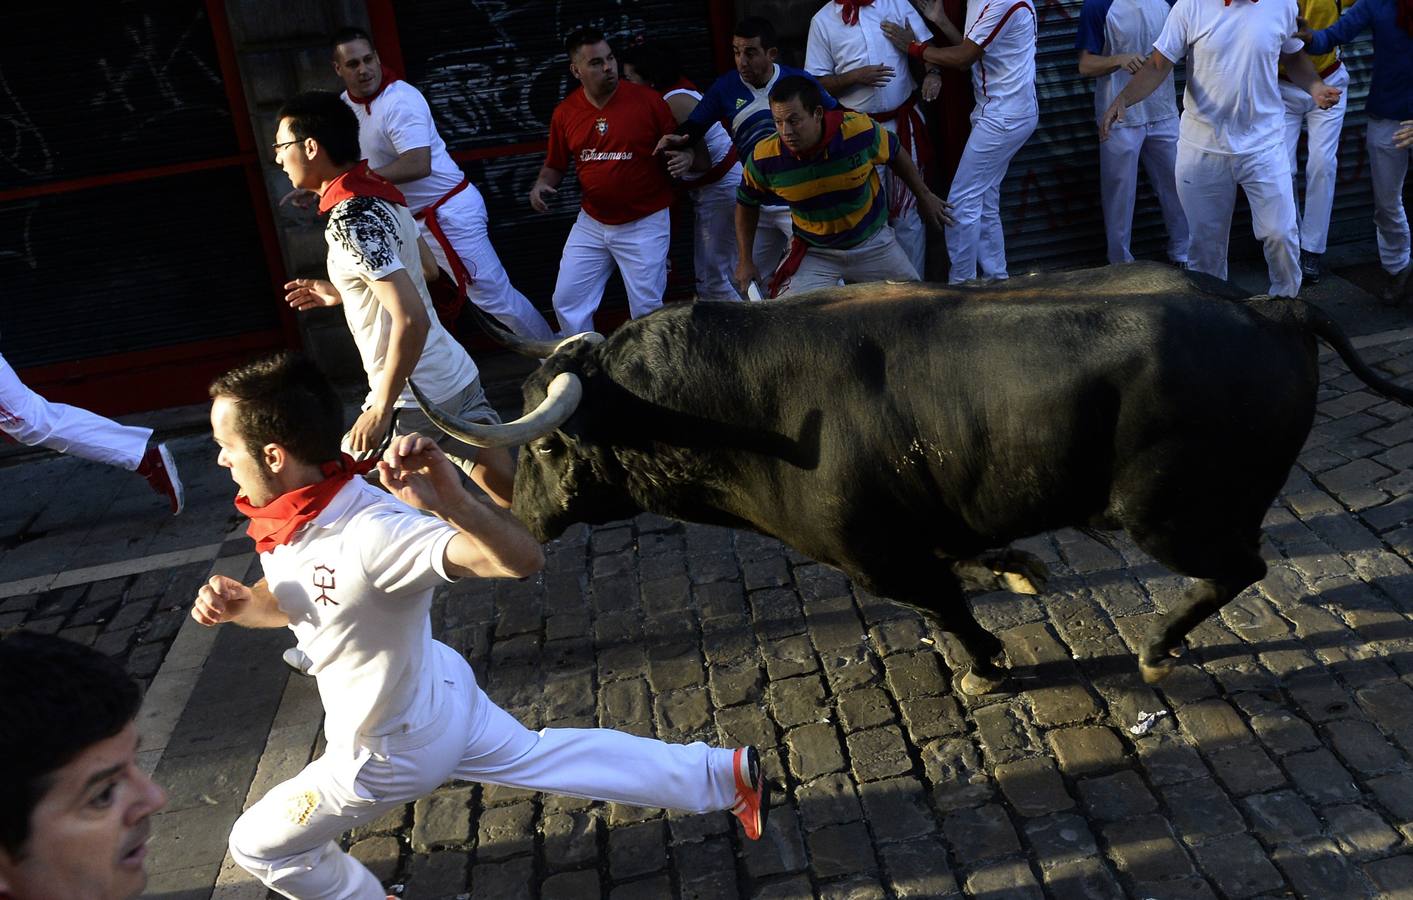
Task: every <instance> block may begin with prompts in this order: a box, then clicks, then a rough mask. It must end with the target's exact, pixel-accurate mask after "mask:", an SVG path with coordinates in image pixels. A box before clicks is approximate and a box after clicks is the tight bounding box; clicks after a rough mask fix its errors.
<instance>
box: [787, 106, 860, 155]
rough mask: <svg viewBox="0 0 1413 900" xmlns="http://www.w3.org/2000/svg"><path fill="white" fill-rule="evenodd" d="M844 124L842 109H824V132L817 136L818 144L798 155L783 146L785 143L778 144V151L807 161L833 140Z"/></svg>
mask: <svg viewBox="0 0 1413 900" xmlns="http://www.w3.org/2000/svg"><path fill="white" fill-rule="evenodd" d="M843 122H844V111H843V110H842V109H826V110H825V111H824V131H823V132H822V133H821V134H820V136H819V142H818V143H817V144H815V145H814V146H813V147H810V148H809V149H807V150H803V151H801V152H799V153H796V152H795V151H793V150H791V149H790V148H789V147H786V146H785V142H784V141H781V142H780V149H782V150H784V151H785V152H786V153H788V154H790V155H791V156H793V157H795V158H796V159H807V158H808V157H811V156H814V155H815V154H816V153H818V152H819V151H820V150H821V149H822V148H823V147H824V146H825V145H827V144H828V143H829V142H830V141H832V140H834V136H835V135H836V134H838V133H839V126H840V125H841V124H843Z"/></svg>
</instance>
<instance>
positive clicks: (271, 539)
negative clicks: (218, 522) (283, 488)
mask: <svg viewBox="0 0 1413 900" xmlns="http://www.w3.org/2000/svg"><path fill="white" fill-rule="evenodd" d="M377 464H378V460H377V458H376V457H374V458H373V459H368V460H365V461H363V462H354V461H353V457H351V456H349V455H348V454H347V453H344V454H342V455H340V457H339V458H338V459H337V460H335V461H333V462H326V463H324V464H323V465H322V466H320V467H319V470H320V471H321V472H323V473H324V480H323V481H316V482H315V483H313V484H307V485H305V486H304V487H302V488H295V489H294V490H292V491H289V492H288V493H285V494H281V495H280V496H278V497H276V498H275V499H274V500H271V501H270V502H269V503H267V504H265V505H264V506H251V505H250V501H249V500H247V499H246V498H245V497H244V496H239V497H236V499H235V507H236V509H237V510H239V511H240V512H241V514H242V515H244V516H247V517H248V518H249V519H250V527H248V528H247V529H246V530H245V533H246V534H248V535H250V536H251V537H252V538H254V539H255V552H256V553H268V552H269V551H271V550H273V549H275V548H276V547H279V546H282V545H284V544H288V543H289V542H290V540H291V539H292V538H293V537H294V536H295V534H296V533H298V531H299V529H301V528H303V527H304V526H305V525H308V524H309V523H310V522H312V521H314V520H315V519H317V518H318V517H319V513H321V512H323V511H324V509H325V508H326V507H327V506H328V505H329V502H330V501H332V500H333V499H334V495H335V494H337V493H338V492H339V491H341V490H343V486H344V485H345V484H347V483H348V482H349V480H350V479H352V478H353V476H355V475H363V474H365V473H367V472H371V471H372V470H373V468H374V467H375V466H377Z"/></svg>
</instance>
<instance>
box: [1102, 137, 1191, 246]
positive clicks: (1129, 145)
mask: <svg viewBox="0 0 1413 900" xmlns="http://www.w3.org/2000/svg"><path fill="white" fill-rule="evenodd" d="M1177 138H1178V118H1177V116H1172V117H1170V118H1167V119H1161V120H1159V121H1157V122H1147V123H1145V124H1143V125H1116V126H1114V128H1113V129H1111V130H1110V131H1109V139H1108V140H1107V141H1101V142H1100V143H1099V185H1100V198H1101V202H1102V204H1103V207H1104V234H1105V237H1106V238H1107V239H1108V247H1109V262H1111V263H1127V262H1133V254H1132V253H1130V252H1129V242H1130V239H1131V238H1132V236H1133V206H1134V200H1135V198H1136V197H1137V196H1138V164H1139V163H1140V162H1141V163H1143V170H1144V171H1145V172H1147V173H1148V182H1149V183H1150V184H1152V185H1153V192H1154V193H1155V194H1157V195H1158V207H1159V208H1160V209H1161V210H1162V211H1163V224H1164V225H1166V226H1167V229H1168V259H1170V260H1172V261H1173V262H1175V263H1184V262H1187V245H1188V238H1187V217H1186V216H1185V215H1183V212H1182V202H1181V201H1180V200H1179V199H1178V193H1177V179H1176V176H1175V175H1174V171H1175V169H1176V167H1177Z"/></svg>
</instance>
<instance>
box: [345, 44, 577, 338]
mask: <svg viewBox="0 0 1413 900" xmlns="http://www.w3.org/2000/svg"><path fill="white" fill-rule="evenodd" d="M332 44H333V54H334V71H335V72H337V73H338V76H339V78H341V79H342V80H343V83H344V86H345V87H346V88H347V90H345V91H344V92H343V95H342V96H343V100H344V102H345V103H347V104H348V107H349V109H352V110H353V112H354V114H355V115H356V116H357V117H358V143H359V146H360V148H361V152H362V155H363V158H364V159H366V160H368V164H369V165H370V166H371V167H372V169H373V171H374V172H377V173H378V174H379V175H381V176H383V177H384V178H386V179H387V180H388V181H391V182H392V183H393V184H395V185H397V186H398V188H399V189H400V190H401V191H402V194H403V196H404V197H406V198H407V206H408V209H410V210H411V211H412V214H413V217H414V218H416V219H417V222H418V226H419V228H420V229H421V233H422V236H423V238H425V239H426V241H427V244H428V245H429V246H430V247H431V248H432V253H433V254H434V255H435V256H436V257H437V262H438V264H439V265H440V266H441V267H442V268H443V269H446V271H448V272H450V273H451V274H452V275H453V276H454V277H455V279H456V283H457V287H458V288H459V289H460V290H462V291H464V292H465V293H466V297H467V299H468V300H470V301H471V302H472V303H474V304H476V305H477V306H478V307H480V308H481V309H483V310H485V311H486V312H488V313H490V314H491V315H493V316H495V317H496V318H497V319H498V320H499V321H500V322H502V323H503V324H504V325H505V326H506V327H507V328H509V329H510V330H511V331H513V332H515V333H516V334H519V335H522V336H524V337H532V338H536V339H539V340H548V339H549V338H550V336H551V334H550V327H549V323H547V322H546V321H545V318H544V316H542V315H540V314H539V312H538V311H536V309H535V307H534V306H533V305H532V304H531V303H530V301H529V300H527V299H526V298H525V295H524V294H522V293H520V292H519V291H518V290H516V289H515V287H514V286H513V285H512V284H511V283H510V278H509V276H507V275H506V273H505V267H504V266H502V265H501V264H500V257H498V256H496V250H495V247H494V246H492V245H491V240H490V235H489V233H488V231H487V227H488V220H487V216H486V203H485V201H484V200H482V199H481V193H480V192H479V191H477V190H476V188H475V186H474V185H472V184H471V182H469V181H467V180H466V176H465V174H463V173H462V171H461V167H460V166H458V165H457V164H456V163H455V162H454V161H453V160H452V158H451V156H450V155H449V154H448V153H447V150H446V143H445V142H444V141H443V140H442V137H441V135H440V134H438V133H437V126H436V123H435V122H433V121H432V109H431V107H430V106H428V105H427V100H426V98H424V97H423V96H422V93H421V92H420V91H418V90H417V89H416V88H415V87H413V86H412V85H410V84H408V83H407V82H405V81H403V80H401V79H400V78H398V77H397V76H396V75H395V74H393V73H392V72H391V71H389V70H387V69H385V68H384V67H383V64H382V60H381V59H380V58H379V57H378V51H377V50H376V49H375V48H374V47H373V40H372V38H370V37H369V36H368V34H367V32H365V31H362V30H360V29H357V28H345V29H343V30H342V31H340V32H338V33H337V34H336V35H334V37H333V40H332Z"/></svg>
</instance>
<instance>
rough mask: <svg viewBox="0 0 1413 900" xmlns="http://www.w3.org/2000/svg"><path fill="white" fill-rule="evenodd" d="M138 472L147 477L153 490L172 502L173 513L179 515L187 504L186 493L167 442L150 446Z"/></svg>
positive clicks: (138, 466) (139, 465) (143, 456)
mask: <svg viewBox="0 0 1413 900" xmlns="http://www.w3.org/2000/svg"><path fill="white" fill-rule="evenodd" d="M137 474H139V475H141V476H142V477H143V478H146V479H147V484H148V486H150V487H151V488H152V490H154V491H156V492H157V493H159V494H161V495H162V496H163V497H166V498H167V500H168V502H170V503H171V504H172V515H174V516H175V515H177V514H178V513H180V512H181V511H182V509H183V507H185V506H186V495H185V492H184V491H183V490H182V479H181V476H180V475H178V474H177V463H176V460H174V459H172V451H170V450H168V449H167V445H166V444H158V445H157V446H155V447H148V448H147V452H146V453H144V454H143V455H142V462H140V463H138V465H137Z"/></svg>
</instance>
